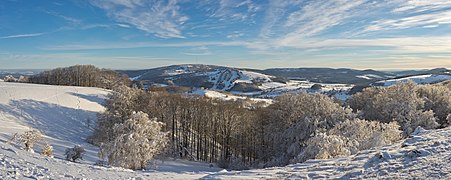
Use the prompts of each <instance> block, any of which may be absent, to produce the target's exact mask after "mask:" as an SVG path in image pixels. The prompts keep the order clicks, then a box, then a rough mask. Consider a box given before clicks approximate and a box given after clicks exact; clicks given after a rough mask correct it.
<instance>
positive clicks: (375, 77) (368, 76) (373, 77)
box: [356, 74, 383, 79]
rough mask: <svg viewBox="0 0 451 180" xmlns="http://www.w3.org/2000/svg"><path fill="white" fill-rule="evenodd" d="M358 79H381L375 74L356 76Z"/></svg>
mask: <svg viewBox="0 0 451 180" xmlns="http://www.w3.org/2000/svg"><path fill="white" fill-rule="evenodd" d="M356 77H358V78H362V79H382V78H383V77H381V76H378V75H375V74H365V75H361V76H356Z"/></svg>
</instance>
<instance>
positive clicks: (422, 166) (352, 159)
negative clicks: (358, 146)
mask: <svg viewBox="0 0 451 180" xmlns="http://www.w3.org/2000/svg"><path fill="white" fill-rule="evenodd" d="M450 137H451V127H449V128H446V129H440V130H424V129H421V128H418V129H417V130H416V132H415V133H414V134H413V135H411V137H409V138H408V139H406V140H403V141H401V142H399V143H396V144H393V145H389V146H385V147H380V148H374V149H371V150H366V151H361V152H359V153H358V154H356V155H353V156H349V157H342V158H336V159H330V160H309V161H307V162H305V163H301V164H293V165H289V166H286V167H274V168H266V169H255V170H247V171H222V172H219V173H216V174H212V175H209V176H207V177H205V179H451V166H450V165H451V139H450Z"/></svg>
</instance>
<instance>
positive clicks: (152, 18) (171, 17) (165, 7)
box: [90, 0, 189, 38]
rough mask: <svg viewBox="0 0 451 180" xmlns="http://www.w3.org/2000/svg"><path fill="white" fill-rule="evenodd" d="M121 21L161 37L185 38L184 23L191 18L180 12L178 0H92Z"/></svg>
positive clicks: (111, 16)
mask: <svg viewBox="0 0 451 180" xmlns="http://www.w3.org/2000/svg"><path fill="white" fill-rule="evenodd" d="M90 2H91V4H93V5H94V6H97V7H99V8H101V9H103V10H105V11H106V13H107V14H108V16H109V17H110V18H111V19H112V20H114V21H117V22H119V23H127V24H129V25H132V26H134V27H135V28H137V29H140V30H142V31H145V32H147V33H152V34H155V35H156V36H158V37H161V38H184V36H183V34H182V27H181V26H182V25H183V24H184V23H185V22H186V21H187V20H188V19H189V18H188V16H185V15H182V14H181V13H180V12H179V9H180V6H179V5H178V1H177V0H169V1H159V0H146V1H145V0H110V1H104V0H91V1H90Z"/></svg>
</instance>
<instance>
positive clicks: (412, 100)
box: [348, 82, 438, 135]
mask: <svg viewBox="0 0 451 180" xmlns="http://www.w3.org/2000/svg"><path fill="white" fill-rule="evenodd" d="M417 88H418V87H417V85H416V84H415V83H413V82H407V83H401V84H397V85H395V86H391V87H387V88H366V89H364V90H363V91H362V92H360V93H357V94H355V95H353V96H351V98H350V99H349V100H348V104H349V105H350V106H351V107H352V108H353V110H354V111H357V112H359V115H360V116H361V117H362V118H363V119H368V120H376V121H381V122H386V123H388V122H392V121H397V122H398V123H399V125H400V126H401V128H402V129H403V131H404V133H405V134H406V135H408V134H410V133H411V132H413V130H414V129H415V128H416V127H417V126H422V127H423V128H425V129H432V128H436V127H437V126H438V124H437V122H436V118H435V117H434V113H433V112H432V111H431V112H429V111H427V110H425V109H424V106H425V102H424V100H423V98H421V97H420V96H419V95H418V92H417Z"/></svg>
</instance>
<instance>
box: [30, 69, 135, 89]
mask: <svg viewBox="0 0 451 180" xmlns="http://www.w3.org/2000/svg"><path fill="white" fill-rule="evenodd" d="M28 82H30V83H36V84H50V85H67V86H85V87H100V88H107V89H111V88H112V87H113V86H115V85H120V84H123V85H130V83H131V82H130V80H129V79H128V78H127V77H125V76H122V75H120V74H118V73H117V72H116V71H113V70H109V69H99V68H97V67H95V66H93V65H75V66H71V67H65V68H56V69H53V70H49V71H44V72H42V73H39V74H37V75H34V76H30V77H29V79H28Z"/></svg>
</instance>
